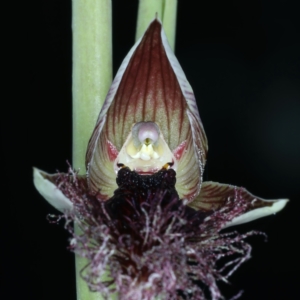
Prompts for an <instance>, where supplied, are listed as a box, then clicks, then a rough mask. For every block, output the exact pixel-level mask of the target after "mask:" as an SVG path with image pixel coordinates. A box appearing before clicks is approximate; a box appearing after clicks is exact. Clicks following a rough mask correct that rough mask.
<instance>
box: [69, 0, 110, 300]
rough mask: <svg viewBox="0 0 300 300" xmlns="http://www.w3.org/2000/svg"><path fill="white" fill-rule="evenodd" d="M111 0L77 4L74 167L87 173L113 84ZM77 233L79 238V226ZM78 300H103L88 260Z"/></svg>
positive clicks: (74, 17) (74, 7) (75, 1)
mask: <svg viewBox="0 0 300 300" xmlns="http://www.w3.org/2000/svg"><path fill="white" fill-rule="evenodd" d="M111 22H112V21H111V0H73V2H72V27H73V167H74V168H76V169H78V168H80V170H81V173H84V172H85V153H86V147H87V144H88V141H89V138H90V136H91V134H92V131H93V128H94V126H95V123H96V120H97V117H98V114H99V112H100V109H101V107H102V105H103V102H104V99H105V96H106V94H107V92H108V89H109V87H110V84H111V80H112V24H111ZM75 232H76V233H77V234H79V230H78V228H76V226H75ZM75 261H76V287H77V300H99V299H103V297H102V296H101V295H100V294H99V293H93V292H90V290H89V288H88V286H87V283H86V282H85V281H83V280H82V278H81V277H80V274H79V272H80V270H81V269H82V268H83V267H84V266H85V265H86V264H87V261H86V259H84V258H82V257H79V256H77V255H76V256H75Z"/></svg>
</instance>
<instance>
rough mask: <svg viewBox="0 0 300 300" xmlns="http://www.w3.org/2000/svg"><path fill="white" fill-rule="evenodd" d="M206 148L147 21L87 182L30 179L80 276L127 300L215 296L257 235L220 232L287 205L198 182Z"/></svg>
mask: <svg viewBox="0 0 300 300" xmlns="http://www.w3.org/2000/svg"><path fill="white" fill-rule="evenodd" d="M207 149H208V147H207V139H206V135H205V132H204V129H203V125H202V122H201V119H200V116H199V112H198V108H197V105H196V100H195V97H194V94H193V90H192V88H191V86H190V85H189V83H188V81H187V79H186V77H185V75H184V73H183V71H182V69H181V67H180V65H179V63H178V61H177V59H176V57H175V56H174V54H173V52H172V50H171V49H170V47H169V45H168V42H167V39H166V36H165V34H164V31H163V29H162V25H161V23H160V22H159V21H158V20H154V21H153V22H152V23H151V24H150V26H149V28H148V29H147V31H146V32H145V34H144V36H143V37H142V38H141V40H140V41H138V42H137V43H136V45H134V47H133V48H132V49H131V50H130V52H129V54H128V55H127V56H126V58H125V59H124V61H123V63H122V65H121V67H120V69H119V71H118V73H117V75H116V77H115V79H114V81H113V83H112V86H111V88H110V90H109V92H108V95H107V97H106V100H105V103H104V105H103V108H102V110H101V112H100V115H99V117H98V120H97V123H96V126H95V129H94V132H93V134H92V137H91V139H90V141H89V144H88V148H87V153H86V167H87V174H86V176H82V175H78V174H77V173H76V171H74V170H72V169H71V168H70V169H69V172H68V173H67V174H63V173H59V174H54V175H50V174H47V173H45V172H42V171H40V170H38V169H34V183H35V186H36V188H37V189H38V191H39V192H40V193H41V195H42V196H44V198H45V199H46V200H47V201H48V202H49V203H51V204H52V205H53V206H54V207H55V208H57V209H58V210H59V211H61V212H63V213H64V218H65V219H66V227H67V229H68V230H69V231H70V232H71V234H72V236H73V238H72V239H71V248H72V249H73V250H74V252H76V253H77V254H79V255H82V256H84V257H86V258H87V259H88V261H89V264H88V265H87V266H86V268H84V269H83V270H82V277H83V278H84V279H85V280H86V282H87V284H88V285H89V287H90V289H91V290H93V291H95V292H100V293H101V294H102V295H104V296H105V297H107V298H109V297H110V295H111V294H113V293H115V292H118V293H119V298H120V299H127V300H129V299H154V298H155V297H160V299H221V298H222V295H221V292H220V290H219V288H218V286H217V282H218V281H224V282H228V277H229V276H230V275H231V274H232V273H233V272H234V271H235V270H236V269H237V267H238V266H239V265H240V264H241V263H243V262H244V261H245V260H247V259H249V258H250V252H251V247H250V245H249V244H247V243H246V242H245V241H244V239H245V238H246V237H247V236H249V235H253V234H258V233H257V232H250V233H248V234H244V235H241V234H238V233H236V232H233V233H231V234H228V233H226V234H225V233H220V231H221V230H222V229H224V228H226V227H228V226H232V225H237V224H241V223H244V222H248V221H251V220H254V219H257V218H260V217H263V216H267V215H270V214H274V213H276V212H278V211H279V210H281V209H282V208H283V207H284V206H285V204H286V202H287V200H286V199H279V200H264V199H262V198H258V197H256V196H254V195H252V194H251V193H249V192H248V191H247V190H245V189H243V188H239V187H236V186H232V185H228V184H220V183H217V182H211V181H210V182H203V180H202V176H203V171H204V166H205V162H206V153H207ZM70 221H74V222H75V223H76V224H77V225H78V226H79V227H80V229H81V231H82V233H81V234H80V235H76V234H75V233H74V232H73V229H72V227H71V226H70ZM224 257H225V258H226V257H227V261H225V262H224V263H223V266H222V267H220V266H219V263H218V266H217V262H218V261H220V260H221V261H222V258H224ZM108 271H109V276H110V278H109V279H108V280H103V276H104V275H105V274H106V273H107V272H108Z"/></svg>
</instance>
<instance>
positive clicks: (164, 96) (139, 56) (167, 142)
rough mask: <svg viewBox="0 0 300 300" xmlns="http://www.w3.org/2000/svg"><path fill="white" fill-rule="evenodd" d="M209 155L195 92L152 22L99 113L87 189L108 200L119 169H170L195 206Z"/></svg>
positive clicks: (156, 23) (157, 25)
mask: <svg viewBox="0 0 300 300" xmlns="http://www.w3.org/2000/svg"><path fill="white" fill-rule="evenodd" d="M206 152H207V140H206V135H205V132H204V129H203V126H202V122H201V120H200V116H199V113H198V108H197V104H196V100H195V97H194V93H193V90H192V88H191V86H190V84H189V83H188V81H187V79H186V77H185V74H184V73H183V71H182V69H181V67H180V65H179V63H178V61H177V59H176V57H175V56H174V54H173V52H172V50H171V48H170V46H169V44H168V42H167V39H166V36H165V34H164V31H163V29H162V25H161V23H160V22H159V21H158V20H154V21H153V22H152V23H151V24H150V26H149V28H148V29H147V31H146V32H145V34H144V36H143V37H142V39H141V40H140V41H138V42H137V43H136V45H134V47H133V48H132V49H131V50H130V52H129V54H128V55H127V56H126V58H125V59H124V61H123V63H122V65H121V67H120V69H119V71H118V73H117V75H116V77H115V80H114V81H113V83H112V86H111V88H110V90H109V93H108V95H107V98H106V100H105V103H104V105H103V108H102V110H101V112H100V115H99V118H98V121H97V124H96V127H95V130H94V133H93V135H92V137H91V139H90V142H89V145H88V150H87V155H86V166H87V170H88V184H89V187H90V189H91V190H92V191H94V192H95V193H97V194H98V195H99V196H100V197H101V198H102V199H103V198H105V199H108V198H110V197H111V196H112V195H113V192H114V190H116V188H117V184H116V175H117V172H118V170H119V167H118V165H119V164H124V165H126V166H128V167H129V168H130V169H132V170H134V171H136V172H138V173H140V174H153V173H155V172H157V171H158V170H160V169H161V168H162V167H163V166H164V165H165V164H167V163H170V164H171V165H172V166H171V167H172V168H173V169H174V170H175V171H176V173H177V176H176V177H177V183H176V189H177V191H178V193H179V196H180V198H186V199H188V200H189V201H192V200H193V199H194V198H195V197H196V196H197V195H198V194H199V192H200V187H201V183H202V174H203V169H204V164H205V157H206ZM99 193H100V194H99Z"/></svg>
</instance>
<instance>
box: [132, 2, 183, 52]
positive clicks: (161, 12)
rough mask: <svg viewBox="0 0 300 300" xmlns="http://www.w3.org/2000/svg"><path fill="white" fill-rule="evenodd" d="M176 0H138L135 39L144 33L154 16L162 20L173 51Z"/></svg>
mask: <svg viewBox="0 0 300 300" xmlns="http://www.w3.org/2000/svg"><path fill="white" fill-rule="evenodd" d="M176 13H177V0H140V1H139V9H138V19H137V28H136V36H135V38H136V41H137V40H138V39H139V38H140V37H141V36H142V35H143V34H144V32H145V31H146V29H147V27H148V26H149V23H150V22H151V21H152V20H153V19H154V18H155V17H157V18H159V19H160V20H161V21H162V24H163V27H164V30H165V33H166V35H167V38H168V41H169V44H170V46H171V48H172V49H173V51H174V48H175V32H176Z"/></svg>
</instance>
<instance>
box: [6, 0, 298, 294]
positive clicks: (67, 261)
mask: <svg viewBox="0 0 300 300" xmlns="http://www.w3.org/2000/svg"><path fill="white" fill-rule="evenodd" d="M128 2H129V3H128ZM296 2H297V1H288V0H287V1H278V0H277V1H255V0H252V1H181V0H179V6H178V22H177V40H176V56H177V58H178V60H179V62H180V63H181V65H182V67H183V69H184V71H185V73H186V75H187V78H188V80H189V81H190V83H191V85H192V87H193V89H194V91H195V94H196V98H197V101H198V107H199V110H200V115H201V118H202V121H203V124H204V127H205V130H206V134H207V136H208V140H209V148H210V149H209V155H208V163H207V167H206V173H205V180H214V181H219V182H224V183H231V184H235V185H239V186H244V187H246V188H247V189H248V190H250V191H251V192H252V193H254V194H256V195H259V196H261V197H264V198H267V199H275V198H289V199H290V200H291V201H290V202H289V204H288V205H287V207H286V209H284V210H283V211H282V212H280V213H279V214H278V215H276V216H270V217H267V218H263V219H261V220H258V221H255V222H253V223H250V224H247V225H243V226H240V227H237V228H236V229H238V230H239V231H240V232H246V231H248V230H252V229H254V230H260V231H264V232H266V233H267V235H268V242H267V243H265V242H264V240H263V238H261V237H254V238H250V239H249V241H250V243H251V244H252V245H253V252H252V256H253V258H252V259H251V260H250V261H248V262H247V263H245V264H244V265H243V266H242V267H241V268H240V269H239V270H238V271H237V272H236V273H235V274H234V275H233V276H232V277H231V283H232V284H231V286H229V287H226V288H225V294H226V295H233V294H234V293H235V292H237V291H239V290H240V289H243V290H245V293H244V295H243V297H242V299H244V300H246V299H251V300H252V299H264V300H266V299H291V300H292V299H300V293H299V288H298V286H296V284H298V285H299V279H300V278H299V246H298V244H297V243H299V225H296V224H299V219H300V218H299V214H300V205H299V201H300V187H299V186H300V183H299V181H300V175H299V171H300V159H299V154H300V138H299V129H300V89H299V82H300V81H299V79H300V71H299V70H300V64H299V53H300V43H299V31H298V29H299V27H298V24H297V23H296V22H298V18H299V10H298V9H297V6H296ZM16 8H17V7H16ZM16 11H18V16H19V14H20V17H16V16H15V15H14V16H13V17H14V20H16V21H17V29H13V28H16V27H13V26H12V27H11V28H12V42H14V44H13V45H14V46H13V49H14V50H16V52H14V53H13V58H12V59H11V60H10V64H11V67H10V71H11V75H10V76H8V79H9V82H10V83H12V86H11V87H9V97H8V98H6V99H3V100H5V101H3V103H4V108H5V109H4V111H2V118H1V125H2V126H1V135H2V141H3V142H2V148H3V150H4V160H3V161H2V166H3V163H4V167H2V171H4V172H3V175H4V178H5V184H4V185H3V187H2V188H3V190H4V192H3V195H4V196H5V197H4V199H3V198H2V197H1V198H2V200H1V201H2V202H3V204H8V207H7V208H6V207H5V208H4V209H3V211H2V214H1V215H2V217H1V221H3V225H2V226H1V229H2V242H1V244H2V246H1V247H2V249H4V252H3V253H4V254H3V255H2V258H3V259H4V264H3V267H1V269H2V272H1V273H2V275H4V281H2V283H4V284H5V289H4V290H3V289H2V292H0V293H1V294H4V297H3V299H33V300H35V299H45V300H46V299H57V300H59V299H75V285H74V264H73V256H72V254H71V253H69V251H68V250H67V245H68V241H67V240H68V234H67V233H66V232H65V231H64V229H63V226H62V225H59V226H57V225H50V224H49V223H48V222H47V220H46V215H47V214H48V213H55V212H56V211H55V210H54V209H53V208H52V207H50V205H49V204H48V203H46V201H44V200H43V199H42V198H41V197H40V196H39V194H38V193H37V192H36V191H35V189H34V187H33V184H32V169H31V168H32V166H37V167H39V168H40V169H43V170H46V171H48V172H50V173H51V172H55V171H56V170H60V171H65V170H66V169H67V165H66V161H67V160H69V161H70V160H71V110H72V107H71V53H72V52H71V51H72V49H71V43H72V37H71V1H63V0H51V1H50V0H39V1H30V2H26V3H24V2H22V4H20V6H19V7H18V9H17V10H16ZM136 13H137V1H122V0H118V1H116V0H114V1H113V34H114V37H113V46H114V53H113V57H114V74H115V72H116V70H117V68H118V66H119V65H120V63H121V61H122V59H123V58H124V56H125V55H126V53H127V52H128V51H129V49H130V47H131V46H132V45H133V43H134V34H135V32H134V30H135V24H136ZM10 25H12V23H10ZM12 52H13V51H12ZM2 59H3V60H5V58H2ZM75 167H76V166H75Z"/></svg>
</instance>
